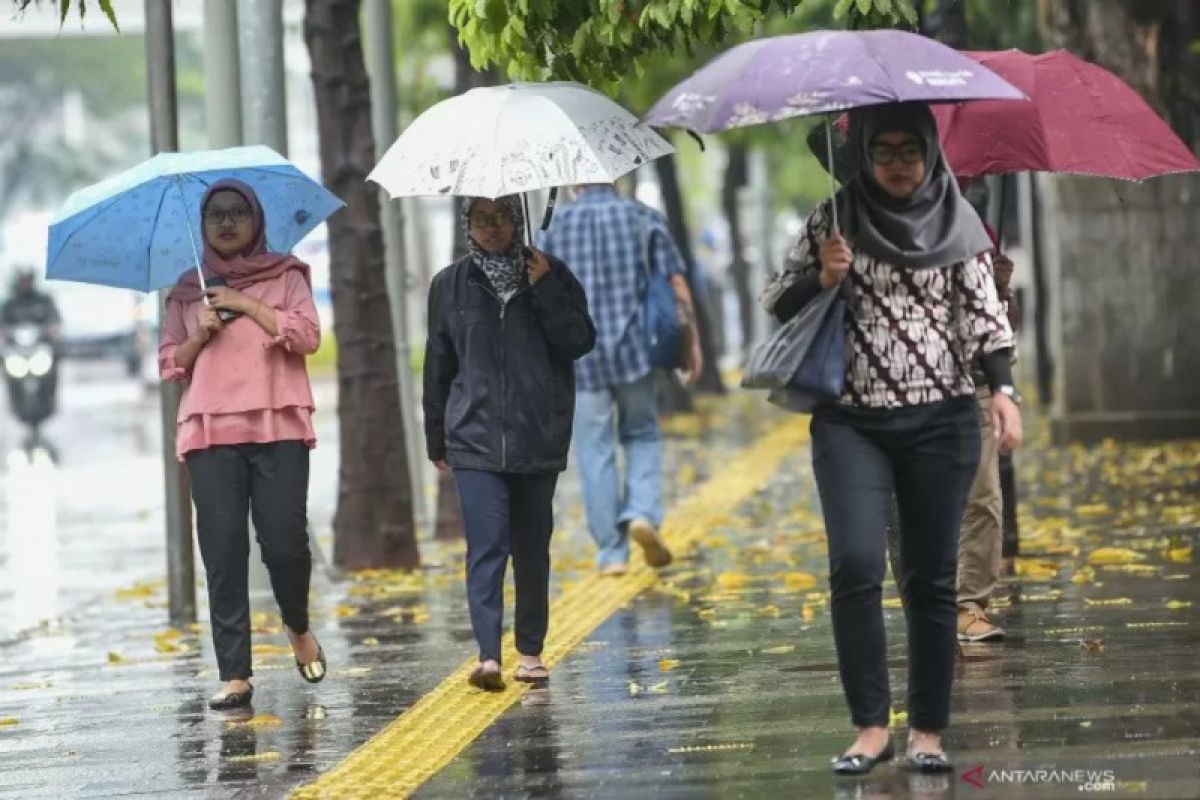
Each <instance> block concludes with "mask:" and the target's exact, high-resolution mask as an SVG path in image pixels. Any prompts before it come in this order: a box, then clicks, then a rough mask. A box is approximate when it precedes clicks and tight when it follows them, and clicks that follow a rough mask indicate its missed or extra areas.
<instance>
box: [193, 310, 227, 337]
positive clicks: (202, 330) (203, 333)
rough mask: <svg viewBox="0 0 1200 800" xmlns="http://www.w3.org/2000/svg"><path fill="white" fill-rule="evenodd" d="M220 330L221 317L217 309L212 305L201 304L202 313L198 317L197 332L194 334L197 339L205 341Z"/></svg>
mask: <svg viewBox="0 0 1200 800" xmlns="http://www.w3.org/2000/svg"><path fill="white" fill-rule="evenodd" d="M220 332H221V318H220V317H218V316H217V310H216V309H215V308H213V307H212V306H210V305H202V306H200V313H199V314H198V315H197V317H196V333H195V334H194V335H195V336H196V338H197V340H198V341H200V342H201V343H205V342H207V341H208V340H209V339H211V338H212V337H213V336H215V335H216V334H218V333H220Z"/></svg>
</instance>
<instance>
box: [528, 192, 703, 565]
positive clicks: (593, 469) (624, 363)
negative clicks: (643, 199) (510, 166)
mask: <svg viewBox="0 0 1200 800" xmlns="http://www.w3.org/2000/svg"><path fill="white" fill-rule="evenodd" d="M538 247H539V249H541V250H543V251H545V252H547V253H550V254H552V255H555V256H558V257H559V258H560V259H562V260H563V261H564V262H565V263H566V264H567V265H568V266H569V267H570V268H571V271H572V272H573V273H574V274H575V276H576V277H577V278H578V279H579V282H580V283H582V284H583V288H584V291H585V292H586V293H587V298H588V309H589V311H590V313H591V315H592V319H593V321H594V322H595V324H596V347H595V349H593V350H592V352H591V353H589V354H588V355H586V356H584V357H583V358H581V359H580V360H578V361H576V362H575V383H576V385H575V390H576V402H575V432H574V441H575V453H576V458H577V460H578V462H579V469H580V472H581V473H582V477H583V501H584V506H585V509H586V512H587V521H588V528H589V530H590V531H591V533H592V538H594V539H595V540H596V545H597V547H598V548H599V553H598V555H597V558H596V564H597V566H598V567H599V569H600V571H601V573H603V574H606V575H621V574H624V572H625V571H626V565H627V563H628V561H629V539H630V538H632V539H633V540H634V541H636V542H637V543H638V544H639V545H640V546H641V547H642V549H643V551H644V554H645V557H646V563H648V564H649V565H650V566H652V567H664V566H666V565H667V564H669V563H670V562H671V552H670V551H669V550H668V549H667V547H666V545H665V544H664V543H663V541H662V538H661V537H660V536H659V534H658V527H659V526H660V525H661V524H662V517H663V509H662V474H661V470H662V438H661V436H660V434H659V428H658V402H657V398H656V396H655V375H654V368H653V365H652V364H651V362H650V352H649V347H648V345H647V342H646V332H645V329H644V327H643V324H642V306H643V304H644V301H645V297H646V290H647V285H648V283H647V280H648V271H649V269H651V268H652V269H653V270H654V271H655V272H656V273H657V274H663V273H665V274H666V275H668V276H670V281H671V284H672V286H673V287H674V288H675V295H676V298H677V300H678V305H679V309H680V316H681V319H682V321H683V322H684V341H685V348H684V349H685V353H684V357H683V361H684V367H685V372H686V377H687V380H688V381H689V382H694V381H695V380H696V378H697V377H699V375H700V370H701V368H702V365H703V358H702V355H701V352H700V343H699V342H700V339H699V336H697V335H696V329H695V314H694V313H693V304H692V296H691V292H690V291H689V290H688V285H687V281H686V279H685V278H684V271H685V268H684V263H683V258H682V257H681V256H680V255H679V250H678V249H676V247H675V244H674V242H672V240H671V234H670V232H669V230H668V229H667V223H666V219H665V218H664V217H663V215H662V214H660V213H659V212H657V211H655V210H654V209H652V208H650V207H649V206H646V205H644V204H642V203H639V202H637V201H636V200H631V199H628V198H625V197H622V196H621V195H620V194H618V193H617V191H616V189H615V187H613V186H611V185H609V184H594V185H587V186H583V187H579V190H578V197H577V199H576V201H575V202H574V203H572V204H570V205H569V206H567V207H565V208H563V209H561V210H560V211H559V212H558V213H557V214H556V215H555V217H554V221H553V223H552V225H551V227H550V229H549V230H548V231H545V232H543V233H542V234H540V236H539V239H538ZM647 255H648V256H649V263H647ZM618 442H619V443H620V446H621V449H622V450H623V451H624V455H625V465H626V470H625V472H626V474H625V481H624V490H622V487H621V480H620V476H619V475H618V474H617V454H616V448H617V444H618Z"/></svg>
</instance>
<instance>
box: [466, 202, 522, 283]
mask: <svg viewBox="0 0 1200 800" xmlns="http://www.w3.org/2000/svg"><path fill="white" fill-rule="evenodd" d="M477 199H479V198H476V197H471V198H468V199H467V200H466V202H464V203H463V204H462V219H461V222H462V226H463V229H464V230H465V231H466V238H467V248H468V251H469V253H470V257H471V259H472V260H473V261H474V262H475V264H476V265H478V266H479V268H480V269H481V270H482V271H483V274H484V275H486V276H487V279H488V282H489V283H491V284H492V288H493V289H495V290H496V293H497V294H498V295H500V299H501V300H502V301H504V302H508V300H509V298H511V297H512V296H513V295H514V294H516V293H517V292H518V291H520V290H521V288H522V287H523V286H524V285H525V280H526V278H525V255H524V246H523V242H524V234H525V214H524V212H523V211H522V210H521V199H520V198H519V197H517V196H516V195H515V194H510V195H506V196H505V197H499V198H497V199H496V202H497V203H498V204H500V206H502V207H503V208H504V209H505V210H506V211H508V213H509V215H510V216H511V217H512V221H513V241H512V245H511V246H510V247H509V248H508V250H506V251H504V252H503V253H489V252H488V251H487V250H485V249H483V247H482V246H481V245H480V244H479V242H477V241H475V237H473V236H472V235H471V220H470V216H471V208H472V206H474V205H475V201H476V200H477Z"/></svg>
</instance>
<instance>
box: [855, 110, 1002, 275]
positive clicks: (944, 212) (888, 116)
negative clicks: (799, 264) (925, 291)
mask: <svg viewBox="0 0 1200 800" xmlns="http://www.w3.org/2000/svg"><path fill="white" fill-rule="evenodd" d="M850 131H851V137H852V141H851V142H850V143H849V144H850V146H851V147H852V148H853V150H854V152H855V153H856V154H857V160H858V175H857V176H856V178H855V179H854V180H851V181H850V182H849V183H848V184H847V185H846V187H845V188H844V189H842V191H840V192H839V193H838V200H839V209H840V210H841V212H842V216H843V218H844V219H845V223H844V224H845V226H846V231H847V235H848V238H850V239H851V243H852V246H853V247H854V248H855V249H858V250H862V251H863V252H865V253H868V254H869V255H872V256H874V257H876V258H878V259H881V260H883V261H886V262H888V263H889V264H893V265H895V266H897V267H907V268H911V269H927V268H930V267H944V266H948V265H950V264H957V263H959V262H962V261H967V260H969V259H972V258H974V257H975V256H977V255H979V254H980V253H984V252H987V251H988V250H991V249H992V241H991V239H990V238H989V237H988V235H987V231H986V230H985V229H984V227H983V222H982V221H980V219H979V215H978V214H976V213H975V209H973V208H972V207H971V205H970V204H969V203H968V202H967V201H966V199H965V198H964V197H963V196H962V193H961V192H959V190H958V184H957V182H956V181H955V180H954V175H953V174H952V173H951V172H950V168H949V167H948V166H947V165H946V159H945V157H944V156H943V155H942V148H941V145H940V144H939V143H938V132H937V123H936V122H935V121H934V118H933V113H932V112H931V111H930V110H929V106H927V105H925V104H924V103H889V104H887V105H880V106H868V107H866V108H860V109H855V110H854V111H852V112H851V124H850ZM893 131H903V132H904V133H911V134H914V135H915V136H917V137H918V138H919V139H920V140H921V141H922V142H923V143H924V146H925V177H924V179H923V180H922V181H921V185H920V186H918V187H917V190H916V191H915V192H913V194H912V195H911V196H910V197H907V198H905V199H903V200H898V199H896V198H894V197H892V196H890V195H889V194H888V193H887V192H886V191H884V189H883V187H881V186H880V185H879V184H878V183H876V182H875V176H874V174H873V171H872V167H871V159H870V156H869V154H868V152H867V151H868V149H869V147H870V144H871V140H872V139H873V138H874V137H875V136H877V135H878V134H880V133H889V132H893Z"/></svg>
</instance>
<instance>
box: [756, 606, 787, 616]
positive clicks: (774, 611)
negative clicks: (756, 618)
mask: <svg viewBox="0 0 1200 800" xmlns="http://www.w3.org/2000/svg"><path fill="white" fill-rule="evenodd" d="M758 613H759V614H761V615H763V616H764V617H775V618H776V619H778V618H779V615H780V614H782V613H783V612H782V611H781V610H780V609H779V606H777V605H775V604H774V603H768V604H767V605H765V606H763V607H762V608H760V609H758Z"/></svg>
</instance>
